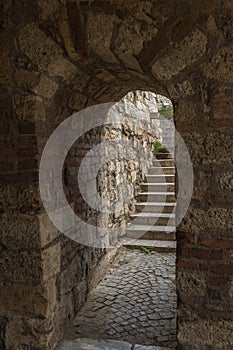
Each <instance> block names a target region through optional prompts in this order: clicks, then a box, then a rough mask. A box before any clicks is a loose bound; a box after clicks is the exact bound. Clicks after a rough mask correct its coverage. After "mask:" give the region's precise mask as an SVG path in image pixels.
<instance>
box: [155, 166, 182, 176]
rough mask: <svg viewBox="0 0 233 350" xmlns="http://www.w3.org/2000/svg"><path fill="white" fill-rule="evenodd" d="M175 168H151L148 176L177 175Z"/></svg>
mask: <svg viewBox="0 0 233 350" xmlns="http://www.w3.org/2000/svg"><path fill="white" fill-rule="evenodd" d="M175 172H176V168H175V167H150V168H149V169H148V175H163V174H166V175H172V174H175Z"/></svg>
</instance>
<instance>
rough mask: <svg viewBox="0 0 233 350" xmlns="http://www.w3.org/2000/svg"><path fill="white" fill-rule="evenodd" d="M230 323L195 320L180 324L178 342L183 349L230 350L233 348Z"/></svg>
mask: <svg viewBox="0 0 233 350" xmlns="http://www.w3.org/2000/svg"><path fill="white" fill-rule="evenodd" d="M232 329H233V322H232V321H225V320H222V321H214V320H211V321H209V320H197V321H186V322H184V321H183V322H180V324H179V329H178V340H179V343H180V344H182V346H183V348H184V349H187V350H193V349H194V347H193V345H194V344H195V349H198V350H199V349H200V350H204V349H206V348H208V347H209V348H211V347H212V348H214V349H216V350H220V349H224V350H227V349H231V348H232V347H233V338H232Z"/></svg>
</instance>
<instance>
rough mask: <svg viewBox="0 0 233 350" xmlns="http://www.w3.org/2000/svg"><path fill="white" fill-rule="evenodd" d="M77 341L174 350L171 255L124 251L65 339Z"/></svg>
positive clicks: (78, 315)
mask: <svg viewBox="0 0 233 350" xmlns="http://www.w3.org/2000/svg"><path fill="white" fill-rule="evenodd" d="M77 338H89V339H103V340H104V339H110V340H120V341H126V342H128V343H130V344H133V345H135V344H143V345H153V346H161V347H163V349H164V347H166V348H175V347H176V290H175V254H174V253H157V252H155V251H151V252H149V253H145V252H143V251H141V250H130V249H125V250H124V251H123V252H122V254H121V255H120V256H119V257H118V259H117V260H116V261H115V263H114V265H113V266H112V268H111V270H110V271H109V273H108V275H107V276H106V278H105V279H104V280H103V281H102V282H101V283H100V284H99V285H98V286H97V287H96V288H95V289H94V290H93V291H92V292H91V293H90V294H89V297H88V299H87V302H86V303H85V305H84V306H83V307H82V309H81V310H80V311H79V313H78V314H77V316H76V318H75V319H74V321H73V324H72V326H71V327H70V329H69V330H68V332H67V334H66V336H65V339H66V341H68V340H72V339H77ZM135 348H137V349H139V348H140V347H136V346H135ZM84 349H86V348H85V347H84ZM87 349H89V348H88V347H87ZM141 349H143V347H142V348H141ZM151 349H157V347H152V348H151Z"/></svg>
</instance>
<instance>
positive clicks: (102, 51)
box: [87, 12, 118, 63]
mask: <svg viewBox="0 0 233 350" xmlns="http://www.w3.org/2000/svg"><path fill="white" fill-rule="evenodd" d="M114 22H117V17H115V16H109V15H107V14H105V13H101V14H100V13H92V12H89V13H88V20H87V41H88V46H89V48H91V49H93V50H94V51H95V52H96V53H97V54H98V55H99V56H100V57H101V58H102V59H103V60H105V61H107V62H111V63H117V62H118V60H117V59H116V57H115V56H114V54H113V53H112V51H111V40H112V31H113V24H114ZM103 38H104V40H103Z"/></svg>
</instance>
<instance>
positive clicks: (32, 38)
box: [18, 23, 62, 70]
mask: <svg viewBox="0 0 233 350" xmlns="http://www.w3.org/2000/svg"><path fill="white" fill-rule="evenodd" d="M18 41H19V46H20V49H21V50H22V52H23V53H25V55H27V57H28V58H29V59H30V60H31V61H32V63H34V64H36V65H37V66H38V67H39V68H41V69H43V70H46V69H47V68H48V66H49V65H50V64H51V63H54V62H55V61H57V59H58V58H59V56H60V55H61V54H62V50H61V48H60V47H59V46H58V45H57V44H56V43H55V42H54V41H53V40H52V39H50V38H49V37H48V36H47V35H46V34H45V33H44V32H43V31H42V30H41V29H39V28H38V27H37V26H36V24H35V23H30V24H27V25H26V26H25V27H23V28H22V29H21V30H20V33H19V37H18Z"/></svg>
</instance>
